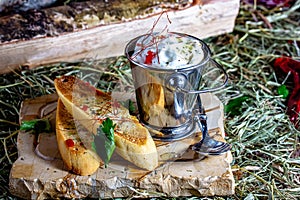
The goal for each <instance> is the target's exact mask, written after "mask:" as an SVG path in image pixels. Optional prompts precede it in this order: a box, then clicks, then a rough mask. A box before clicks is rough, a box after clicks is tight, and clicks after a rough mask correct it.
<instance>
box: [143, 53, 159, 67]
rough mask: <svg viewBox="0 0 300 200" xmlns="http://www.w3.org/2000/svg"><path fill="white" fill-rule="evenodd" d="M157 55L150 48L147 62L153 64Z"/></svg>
mask: <svg viewBox="0 0 300 200" xmlns="http://www.w3.org/2000/svg"><path fill="white" fill-rule="evenodd" d="M155 55H156V54H155V53H154V52H152V51H151V50H149V51H148V52H147V55H146V59H145V64H147V65H150V64H152V61H153V58H154V57H155Z"/></svg>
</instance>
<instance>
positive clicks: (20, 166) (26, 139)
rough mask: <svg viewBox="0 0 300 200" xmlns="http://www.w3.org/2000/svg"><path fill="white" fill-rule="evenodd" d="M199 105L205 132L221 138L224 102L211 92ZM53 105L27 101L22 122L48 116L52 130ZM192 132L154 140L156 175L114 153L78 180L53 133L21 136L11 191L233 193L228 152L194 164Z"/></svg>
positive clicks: (49, 195)
mask: <svg viewBox="0 0 300 200" xmlns="http://www.w3.org/2000/svg"><path fill="white" fill-rule="evenodd" d="M202 101H203V104H204V106H205V108H206V111H207V115H208V128H209V134H210V135H211V136H213V137H215V138H216V139H219V140H224V127H223V105H222V103H221V102H220V100H219V99H218V98H217V97H216V96H215V95H212V94H203V95H202ZM56 102H57V95H56V94H53V95H48V96H43V97H39V98H36V99H30V100H25V101H24V103H23V105H22V109H21V111H20V116H21V118H20V120H21V121H22V120H30V119H34V118H40V117H44V116H45V115H46V116H48V117H50V119H52V120H51V121H52V124H53V126H54V125H55V124H54V123H55V108H56ZM196 132H197V133H196V134H195V135H193V136H191V137H189V138H186V139H183V140H180V141H176V142H170V143H162V142H156V145H157V149H158V152H159V161H160V163H161V165H160V166H159V167H158V168H157V169H155V170H154V171H150V172H149V171H145V170H142V169H139V168H137V167H135V166H134V165H132V164H131V163H128V162H127V161H125V160H123V159H122V158H120V157H119V156H118V155H117V154H115V153H114V154H113V156H112V160H111V162H110V164H109V166H108V167H107V168H99V169H98V170H97V171H96V172H95V173H94V174H93V175H90V176H78V175H75V174H72V173H70V172H68V171H66V170H65V167H64V163H63V161H62V160H61V157H60V154H59V151H58V149H57V142H56V137H55V133H50V134H49V133H42V134H40V135H39V137H38V138H36V136H34V135H33V134H31V133H28V132H20V133H19V135H18V143H17V144H18V153H19V157H18V159H17V161H16V162H15V163H14V164H13V167H12V169H11V174H10V191H11V193H12V194H14V195H16V196H18V197H22V198H25V199H53V198H62V197H64V198H85V197H90V198H115V197H143V198H145V197H162V196H164V197H180V196H213V195H218V196H226V195H232V194H234V179H233V175H232V171H231V167H230V163H231V162H232V155H231V153H230V152H228V153H226V154H225V155H220V156H212V157H207V158H204V159H202V160H199V159H198V160H197V158H198V156H197V155H198V154H195V153H194V152H192V151H191V150H190V149H189V146H190V145H191V144H194V143H195V142H197V141H198V140H199V139H200V137H199V136H198V134H199V133H198V131H196ZM37 142H38V143H39V152H41V153H42V154H43V155H44V156H46V158H49V159H45V158H41V157H40V156H38V155H37V154H36V153H35V151H34V149H35V147H34V144H36V143H37ZM176 156H177V158H176V159H172V158H174V157H176ZM180 156H181V157H180ZM195 158H196V159H195Z"/></svg>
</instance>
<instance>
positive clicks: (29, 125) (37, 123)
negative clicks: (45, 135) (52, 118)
mask: <svg viewBox="0 0 300 200" xmlns="http://www.w3.org/2000/svg"><path fill="white" fill-rule="evenodd" d="M20 130H24V131H30V130H33V131H34V132H35V133H37V134H39V133H42V132H50V131H51V125H50V122H49V120H48V119H33V120H29V121H22V123H21V126H20Z"/></svg>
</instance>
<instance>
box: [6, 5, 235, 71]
mask: <svg viewBox="0 0 300 200" xmlns="http://www.w3.org/2000/svg"><path fill="white" fill-rule="evenodd" d="M238 11H239V0H224V1H219V0H203V1H202V4H201V5H194V6H191V7H189V8H187V9H182V10H176V11H169V12H168V16H169V19H170V20H171V22H172V23H171V24H170V25H169V27H168V29H169V30H170V31H177V32H184V33H187V34H191V35H194V36H196V37H199V38H206V37H210V36H215V35H219V34H223V33H227V32H231V31H232V30H233V27H234V23H235V19H236V16H237V14H238ZM157 19H158V15H155V16H149V17H146V18H143V19H135V20H128V21H125V22H120V23H114V24H107V25H101V24H100V25H99V24H98V25H97V26H95V27H92V28H88V29H85V30H78V31H74V32H71V33H65V34H61V35H58V36H55V37H42V38H36V39H32V40H29V41H17V42H10V43H2V44H0V73H7V72H10V71H12V70H14V69H16V68H18V67H19V66H28V67H29V68H31V67H36V66H39V65H45V64H49V63H57V62H69V61H71V62H73V61H77V60H84V59H102V58H107V57H114V56H120V55H123V54H124V48H125V45H126V43H128V41H129V40H130V39H132V38H134V37H137V36H138V35H141V34H145V33H146V32H147V31H148V30H149V29H150V28H151V27H152V26H153V23H154V21H156V20H157ZM166 24H168V22H167V19H166V18H165V19H164V20H161V26H162V27H165V25H166ZM158 28H159V26H158Z"/></svg>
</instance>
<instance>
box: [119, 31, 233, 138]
mask: <svg viewBox="0 0 300 200" xmlns="http://www.w3.org/2000/svg"><path fill="white" fill-rule="evenodd" d="M169 34H175V35H176V37H177V36H178V38H181V37H187V38H188V39H190V40H195V41H197V44H198V45H200V48H201V51H202V52H201V53H202V54H203V55H201V56H202V59H201V60H200V61H199V62H197V63H193V64H191V65H186V66H181V67H180V68H164V67H157V66H153V65H151V64H145V63H143V62H139V61H137V60H136V59H135V55H134V54H135V48H136V45H139V44H138V41H141V39H143V37H147V36H146V35H141V36H139V37H137V38H134V39H132V40H131V41H130V42H129V43H128V44H127V45H126V47H125V55H126V57H127V58H128V60H129V61H130V65H131V70H132V76H133V81H134V87H135V92H136V100H137V105H138V110H139V116H138V117H139V120H140V122H141V123H143V124H144V125H145V126H146V127H147V128H148V129H149V131H150V132H151V134H152V137H153V138H154V139H157V140H161V141H174V140H179V139H182V138H185V137H187V136H189V135H191V134H192V133H193V132H194V130H195V123H194V120H193V110H194V107H195V104H196V97H197V95H199V94H200V93H205V92H212V91H216V90H219V89H221V88H223V87H224V86H225V85H226V83H227V79H228V76H227V74H226V72H225V70H224V69H223V68H222V66H221V65H219V64H218V63H217V62H216V61H214V60H213V59H212V58H211V53H210V50H209V48H208V46H207V45H206V44H205V43H204V42H203V41H202V40H200V39H198V38H196V37H193V36H191V35H187V34H183V33H175V32H172V33H169ZM207 68H209V69H216V68H217V69H218V70H220V71H221V74H222V76H223V78H222V80H223V81H222V83H221V84H219V85H217V86H214V87H212V88H206V89H203V88H201V79H202V78H203V76H202V75H203V72H204V71H205V69H207Z"/></svg>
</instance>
